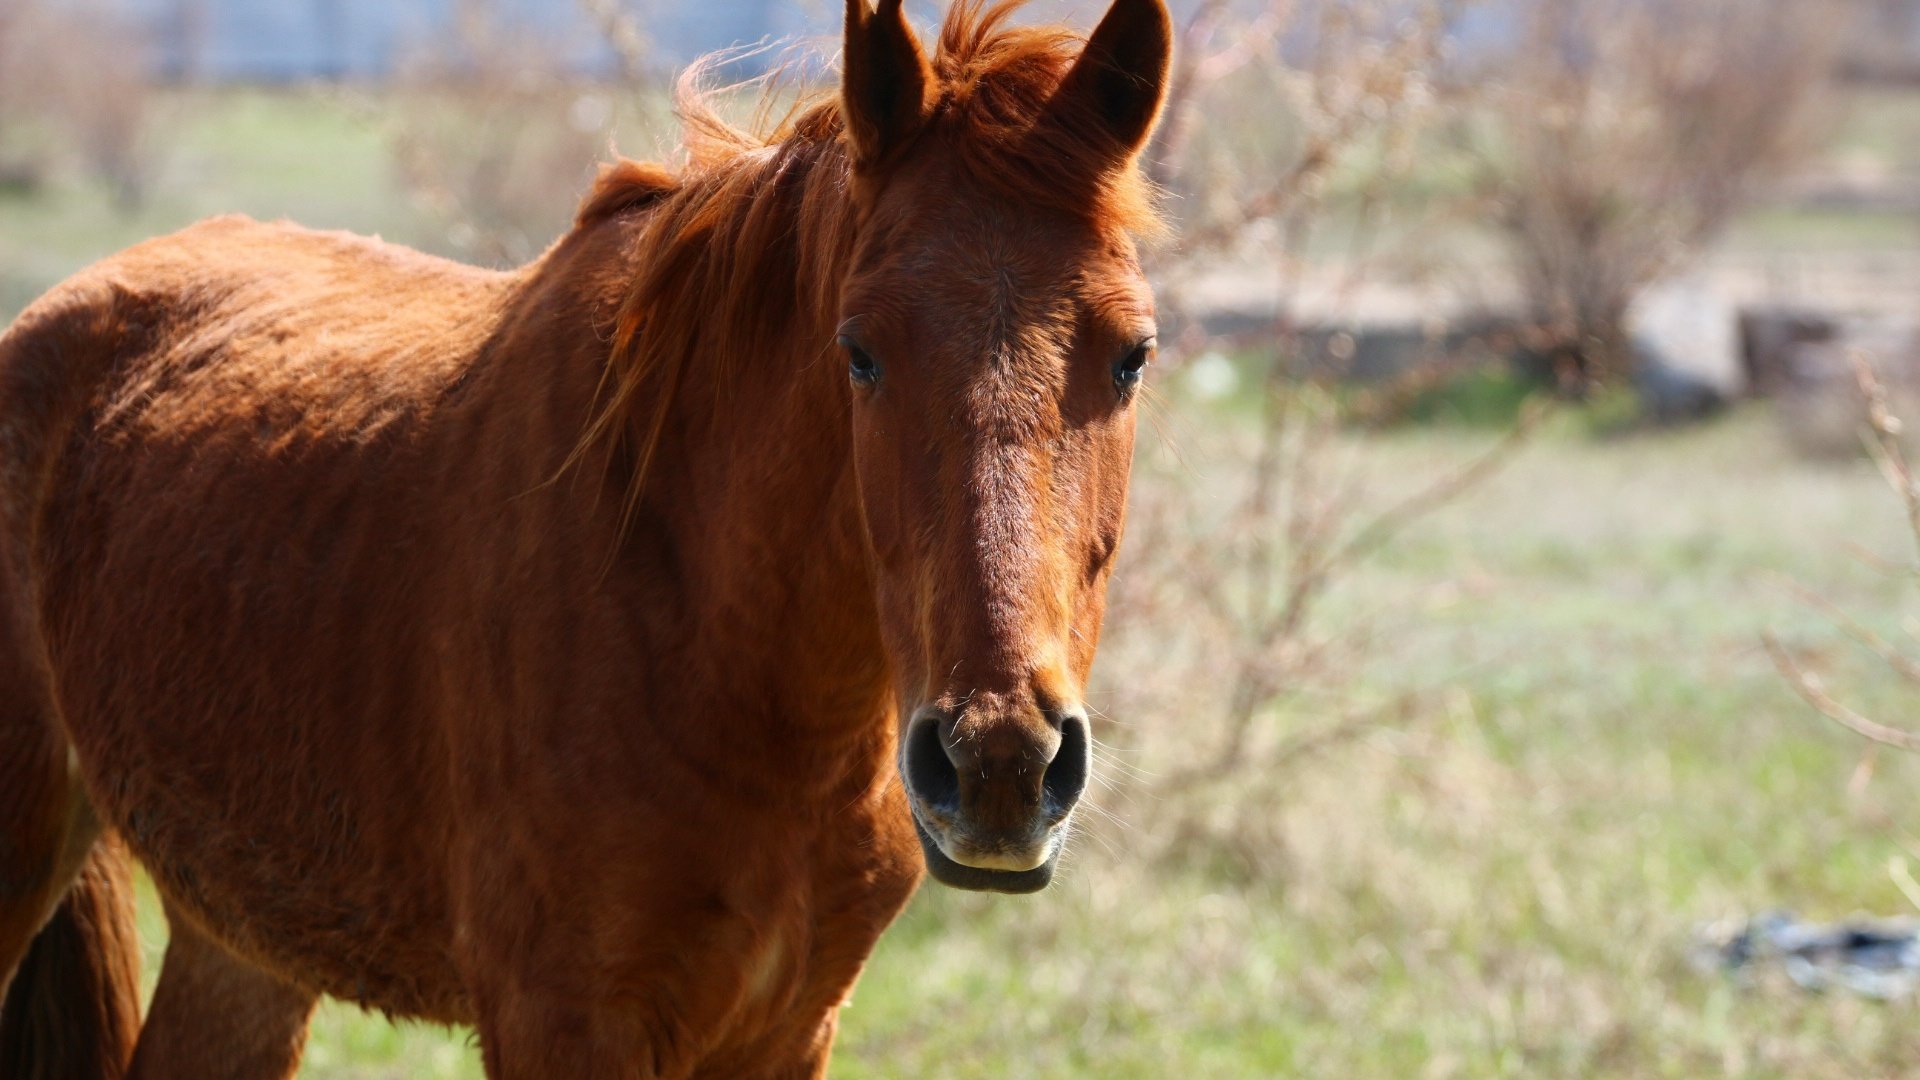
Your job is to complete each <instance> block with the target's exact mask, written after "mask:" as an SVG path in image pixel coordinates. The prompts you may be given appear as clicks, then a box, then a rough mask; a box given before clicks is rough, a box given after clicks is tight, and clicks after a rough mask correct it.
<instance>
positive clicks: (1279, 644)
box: [1097, 2, 1531, 874]
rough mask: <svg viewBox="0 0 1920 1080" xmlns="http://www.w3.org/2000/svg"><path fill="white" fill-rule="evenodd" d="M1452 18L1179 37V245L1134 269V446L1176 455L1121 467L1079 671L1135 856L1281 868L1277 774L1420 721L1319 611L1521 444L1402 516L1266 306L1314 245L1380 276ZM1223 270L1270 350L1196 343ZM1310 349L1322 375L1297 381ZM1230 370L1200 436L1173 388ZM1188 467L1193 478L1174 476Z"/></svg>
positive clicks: (1173, 115)
mask: <svg viewBox="0 0 1920 1080" xmlns="http://www.w3.org/2000/svg"><path fill="white" fill-rule="evenodd" d="M1451 10H1452V9H1451V5H1448V4H1445V3H1437V2H1436V3H1414V4H1397V3H1372V4H1313V5H1302V6H1299V7H1296V6H1295V5H1290V4H1284V3H1282V4H1275V5H1271V6H1267V7H1263V8H1260V9H1257V10H1254V11H1252V12H1248V11H1246V10H1244V9H1240V8H1235V7H1230V6H1229V5H1226V4H1219V3H1215V4H1207V5H1203V6H1202V7H1201V9H1200V10H1199V11H1198V12H1197V13H1196V15H1195V16H1194V17H1193V18H1192V19H1191V20H1190V21H1189V22H1188V23H1187V24H1186V25H1185V26H1184V28H1183V32H1182V38H1183V42H1184V44H1185V49H1184V51H1183V52H1182V53H1181V56H1182V59H1181V61H1180V66H1179V67H1178V68H1177V69H1176V73H1175V80H1174V86H1173V91H1172V99H1171V101H1170V105H1169V112H1168V115H1167V116H1166V118H1165V119H1164V121H1163V126H1162V128H1161V132H1160V136H1159V139H1158V141H1157V143H1156V145H1155V147H1154V149H1153V152H1154V153H1157V154H1158V155H1160V156H1159V157H1158V158H1157V159H1156V161H1155V168H1156V170H1157V175H1158V176H1159V178H1160V179H1161V181H1162V183H1163V184H1166V185H1167V186H1169V187H1171V188H1172V189H1173V190H1174V191H1175V192H1176V193H1177V194H1178V195H1179V196H1180V198H1179V200H1178V207H1177V213H1178V216H1179V218H1180V227H1179V234H1180V237H1181V239H1180V242H1179V246H1178V247H1177V248H1176V249H1175V250H1173V251H1169V252H1161V253H1159V254H1158V255H1157V256H1156V262H1155V265H1156V269H1157V273H1158V275H1159V277H1160V279H1161V285H1162V289H1161V294H1162V308H1163V325H1177V326H1178V327H1180V328H1181V329H1180V330H1179V333H1178V336H1177V337H1176V338H1174V339H1173V340H1168V341H1164V342H1163V349H1162V357H1163V363H1162V365H1161V366H1162V367H1164V368H1166V369H1168V370H1167V372H1166V374H1164V375H1162V376H1161V382H1162V384H1163V385H1166V384H1167V383H1168V382H1169V378H1168V376H1171V382H1172V383H1173V387H1172V389H1170V390H1166V391H1162V392H1160V393H1158V394H1157V395H1156V397H1155V398H1154V399H1153V404H1154V405H1155V407H1156V410H1155V411H1156V415H1155V416H1154V421H1155V426H1156V427H1158V428H1161V429H1162V430H1163V432H1164V431H1165V429H1179V430H1180V431H1181V432H1182V434H1180V435H1179V436H1178V437H1177V438H1176V439H1172V440H1167V441H1164V442H1162V443H1160V444H1158V445H1156V444H1155V443H1153V442H1148V443H1147V444H1146V445H1144V446H1143V448H1142V451H1141V453H1140V454H1139V455H1137V460H1136V464H1135V478H1134V495H1133V508H1132V510H1131V520H1130V524H1129V526H1128V528H1129V534H1130V535H1129V540H1128V545H1127V552H1128V554H1127V555H1126V557H1125V561H1124V562H1123V564H1122V567H1121V569H1120V570H1119V572H1118V573H1116V575H1115V579H1114V587H1113V595H1112V605H1113V608H1114V616H1113V618H1112V619H1111V625H1112V626H1113V627H1114V629H1113V631H1112V633H1111V635H1110V639H1109V642H1108V645H1107V651H1106V653H1105V657H1106V658H1105V659H1104V660H1103V669H1102V670H1103V671H1118V672H1124V673H1125V679H1124V681H1117V682H1115V683H1114V684H1112V685H1111V687H1110V688H1108V689H1106V690H1105V691H1104V692H1103V693H1102V694H1101V695H1100V696H1099V698H1098V700H1099V701H1100V702H1101V704H1102V707H1103V708H1104V709H1105V710H1106V711H1107V712H1109V713H1112V714H1115V715H1114V716H1113V717H1110V718H1109V719H1107V720H1105V721H1103V723H1102V725H1101V727H1100V730H1099V731H1098V732H1097V734H1098V735H1099V736H1100V738H1101V739H1102V740H1104V741H1106V742H1107V743H1108V744H1109V753H1108V757H1109V758H1110V759H1111V760H1110V761H1109V762H1108V765H1109V768H1108V769H1107V770H1106V771H1107V774H1108V775H1109V777H1114V778H1117V779H1112V780H1111V781H1110V790H1109V791H1108V792H1107V793H1106V795H1105V798H1106V799H1108V800H1113V801H1117V802H1132V801H1135V797H1136V796H1137V805H1139V806H1142V807H1147V806H1150V807H1151V814H1152V816H1153V818H1154V819H1155V821H1156V828H1155V830H1154V831H1153V835H1152V838H1151V839H1152V843H1151V846H1152V848H1153V849H1154V850H1153V851H1150V852H1149V854H1160V855H1163V856H1168V857H1177V858H1181V859H1192V858H1203V859H1212V858H1215V857H1225V858H1226V859H1227V860H1228V861H1229V862H1230V863H1231V864H1233V865H1236V866H1238V867H1239V868H1240V869H1241V870H1242V871H1243V872H1248V873H1256V874H1257V873H1263V872H1265V871H1263V869H1262V868H1263V867H1267V868H1270V865H1271V863H1272V862H1273V860H1275V859H1280V858H1283V857H1284V850H1283V849H1284V847H1285V844H1284V839H1283V836H1282V830H1281V814H1282V810H1283V808H1284V805H1285V800H1286V798H1287V792H1288V790H1289V784H1288V779H1289V777H1290V776H1292V775H1293V770H1294V769H1296V768H1297V767H1298V766H1299V765H1301V764H1303V763H1305V762H1307V761H1310V760H1314V759H1315V758H1316V756H1317V755H1319V754H1320V753H1322V752H1324V751H1326V750H1329V749H1331V748H1333V747H1336V746H1339V745H1341V744H1343V743H1346V742H1350V741H1352V740H1354V739H1356V738H1359V737H1362V736H1365V735H1367V734H1369V733H1371V732H1374V731H1377V730H1379V729H1381V728H1383V727H1402V726H1405V725H1408V724H1412V723H1415V722H1417V721H1419V720H1420V719H1421V718H1422V717H1423V716H1425V715H1427V713H1428V711H1429V702H1428V701H1427V695H1426V693H1425V692H1424V691H1425V690H1426V689H1427V688H1421V687H1415V688H1407V689H1405V690H1403V691H1401V692H1393V693H1386V694H1384V695H1383V694H1380V693H1378V692H1376V693H1374V694H1372V695H1371V696H1368V695H1366V694H1363V693H1361V692H1359V691H1358V689H1357V687H1356V686H1355V682H1356V673H1357V672H1358V671H1359V670H1360V669H1361V668H1362V667H1363V666H1364V664H1365V661H1366V659H1367V657H1368V655H1369V654H1370V653H1372V652H1373V651H1374V650H1376V649H1377V648H1379V647H1380V644H1381V643H1380V641H1379V639H1378V638H1377V636H1376V632H1377V631H1378V629H1379V627H1378V624H1377V620H1376V619H1374V618H1372V617H1370V616H1368V615H1366V614H1364V613H1358V612H1354V611H1352V610H1343V611H1340V612H1337V613H1334V612H1330V611H1329V609H1328V606H1327V602H1328V601H1329V599H1330V598H1332V597H1333V596H1334V595H1335V594H1336V593H1337V591H1338V589H1339V586H1340V584H1341V579H1342V577H1343V576H1344V575H1345V574H1346V573H1347V572H1348V571H1350V570H1352V569H1353V568H1354V566H1355V565H1357V564H1358V563H1360V562H1362V561H1364V560H1366V559H1368V558H1370V557H1372V556H1373V555H1375V554H1377V553H1378V552H1379V551H1380V550H1381V549H1382V548H1383V547H1384V546H1385V545H1387V544H1388V543H1389V542H1391V541H1392V540H1393V539H1394V538H1395V537H1397V536H1398V535H1399V534H1400V533H1401V532H1402V531H1403V530H1404V529H1406V528H1408V527H1410V526H1412V525H1414V524H1415V523H1417V522H1418V521H1419V520H1421V519H1422V518H1423V517H1424V516H1426V515H1428V514H1430V513H1432V512H1434V511H1436V510H1438V509H1440V508H1441V507H1444V506H1446V505H1448V504H1449V503H1451V502H1454V501H1456V500H1457V499H1459V498H1461V497H1463V496H1464V495H1465V494H1466V493H1467V492H1469V491H1470V490H1471V489H1472V488H1473V487H1474V486H1475V485H1476V484H1478V483H1479V482H1480V481H1482V480H1483V479H1485V478H1486V477H1487V476H1489V475H1491V474H1492V473H1493V472H1494V471H1495V470H1497V469H1498V468H1499V466H1500V465H1501V464H1502V463H1503V462H1504V461H1505V460H1506V459H1507V457H1508V456H1509V455H1510V454H1511V453H1512V452H1513V450H1514V449H1515V448H1517V447H1518V446H1519V445H1520V444H1521V443H1522V442H1523V441H1524V438H1525V435H1526V433H1527V431H1528V430H1529V429H1530V426H1531V425H1530V423H1526V424H1522V425H1521V426H1520V427H1519V428H1517V429H1516V430H1514V431H1512V432H1510V433H1509V434H1507V435H1506V436H1504V437H1501V438H1497V439H1495V440H1493V441H1492V443H1491V445H1490V446H1489V448H1488V449H1487V451H1486V452H1485V453H1484V454H1483V455H1482V456H1480V457H1478V458H1476V459H1475V460H1473V461H1472V462H1470V463H1469V464H1467V465H1466V466H1465V467H1463V468H1460V469H1457V470H1453V471H1446V470H1438V469H1436V470H1435V473H1434V475H1432V476H1428V477H1424V478H1408V477H1393V478H1390V479H1391V486H1392V487H1395V488H1397V489H1399V490H1400V491H1401V494H1399V495H1398V496H1397V497H1387V496H1384V495H1382V494H1381V493H1380V491H1379V490H1378V488H1377V487H1376V486H1375V481H1377V480H1379V479H1381V478H1378V477H1371V476H1369V475H1368V474H1367V472H1366V470H1365V469H1364V468H1362V467H1360V466H1359V465H1358V464H1356V462H1355V460H1354V459H1355V455H1354V453H1353V451H1354V450H1355V448H1356V447H1355V436H1354V435H1353V433H1352V432H1351V430H1350V429H1349V427H1348V425H1347V423H1346V417H1345V414H1344V410H1343V409H1342V408H1341V406H1340V402H1339V398H1340V393H1339V390H1338V388H1337V386H1334V385H1331V384H1328V383H1323V382H1320V381H1316V380H1315V379H1313V378H1309V377H1307V375H1306V374H1305V373H1306V372H1307V371H1308V370H1318V371H1321V372H1330V371H1331V372H1337V371H1338V370H1339V368H1340V360H1341V356H1340V355H1338V353H1339V342H1340V341H1341V340H1342V338H1343V337H1344V335H1340V334H1333V335H1326V334H1314V335H1309V334H1307V333H1305V332H1303V331H1304V328H1303V326H1302V325H1301V323H1300V320H1298V319H1297V318H1295V317H1294V315H1293V314H1292V311H1293V307H1292V305H1291V304H1290V303H1289V301H1290V299H1291V297H1292V294H1293V293H1294V291H1295V290H1296V289H1298V288H1299V285H1300V280H1301V273H1300V271H1301V267H1302V266H1303V264H1304V263H1305V261H1306V258H1307V251H1308V249H1309V248H1310V247H1312V246H1314V245H1315V244H1317V243H1318V244H1323V245H1324V243H1325V242H1326V240H1325V237H1326V236H1327V235H1332V236H1337V237H1339V238H1342V239H1344V240H1345V241H1346V244H1347V246H1346V247H1345V248H1344V249H1343V253H1344V255H1345V259H1344V266H1345V271H1344V274H1343V279H1344V280H1343V285H1344V287H1346V288H1348V289H1351V287H1353V286H1357V285H1358V284H1359V283H1360V281H1362V280H1363V279H1364V278H1365V277H1366V276H1367V275H1369V274H1374V273H1380V272H1382V270H1383V267H1384V266H1385V265H1386V264H1387V263H1388V262H1389V261H1396V262H1397V261H1400V260H1401V257H1402V255H1403V254H1404V252H1403V251H1402V250H1400V249H1397V248H1395V247H1394V246H1393V245H1392V244H1390V243H1386V242H1383V241H1382V240H1381V233H1382V230H1381V229H1380V227H1379V226H1380V224H1381V222H1382V220H1383V219H1384V218H1386V217H1387V216H1389V215H1390V214H1397V215H1399V216H1400V217H1402V218H1403V219H1404V218H1405V217H1406V216H1407V215H1408V214H1409V213H1410V212H1417V208H1415V209H1414V210H1413V211H1410V210H1409V208H1408V207H1407V206H1406V205H1403V204H1401V203H1400V201H1399V200H1397V199H1396V193H1397V192H1398V191H1400V190H1402V189H1403V188H1405V187H1406V186H1407V184H1408V179H1409V176H1410V174H1411V172H1412V170H1413V169H1414V168H1416V166H1417V165H1418V160H1417V155H1416V154H1415V153H1414V148H1415V147H1416V146H1417V145H1418V143H1419V141H1420V139H1421V138H1422V136H1423V135H1424V134H1425V133H1427V132H1429V131H1430V130H1431V128H1432V126H1433V125H1434V124H1435V123H1437V122H1438V120H1439V118H1440V117H1441V115H1442V111H1443V108H1444V103H1442V102H1441V101H1440V100H1439V99H1438V97H1437V95H1436V94H1435V93H1434V92H1433V85H1434V83H1433V80H1434V76H1435V74H1436V73H1437V71H1438V68H1439V65H1440V63H1441V60H1442V58H1443V56H1444V47H1445V40H1446V33H1447V29H1448V26H1449V19H1450V14H1451ZM1202 116H1204V117H1205V118H1206V123H1205V124H1204V125H1202V124H1200V122H1199V120H1198V119H1197V118H1198V117H1202ZM1280 118H1284V120H1281V121H1280V122H1276V121H1277V120H1280ZM1401 227H1402V235H1407V236H1417V235H1418V229H1417V228H1408V227H1407V223H1406V222H1405V221H1404V220H1403V221H1402V222H1401ZM1222 261H1233V262H1234V263H1236V264H1237V265H1240V266H1242V267H1244V268H1245V271H1246V272H1247V273H1250V274H1255V275H1259V276H1260V277H1261V278H1262V279H1264V280H1268V281H1271V282H1272V283H1273V286H1274V288H1275V290H1276V292H1277V294H1278V295H1277V299H1276V303H1275V305H1274V310H1275V312H1276V314H1275V316H1274V318H1273V321H1272V323H1271V325H1269V326H1267V327H1265V328H1263V329H1261V330H1259V331H1256V332H1253V333H1248V334H1236V335H1224V334H1220V333H1214V332H1210V331H1209V330H1208V329H1207V324H1206V321H1205V319H1204V318H1203V317H1202V315H1203V313H1202V312H1201V311H1199V310H1197V306H1198V305H1197V304H1196V303H1195V301H1194V300H1193V298H1191V297H1190V296H1189V295H1188V293H1187V292H1186V290H1185V289H1184V288H1183V287H1182V286H1183V285H1184V284H1185V282H1186V281H1187V280H1188V279H1189V277H1190V276H1191V274H1192V273H1193V272H1194V271H1196V270H1200V269H1211V268H1213V267H1215V266H1217V265H1218V264H1219V263H1221V262H1222ZM1341 287H1343V286H1342V285H1336V286H1335V288H1336V289H1339V288H1341ZM1310 348H1320V349H1322V350H1325V351H1327V352H1329V353H1331V354H1333V355H1328V356H1321V357H1315V358H1312V361H1313V362H1309V361H1308V360H1306V359H1303V357H1302V354H1303V352H1305V351H1307V350H1308V349H1310ZM1235 358H1237V360H1236V359H1235ZM1183 370H1184V372H1185V378H1183ZM1241 370H1252V371H1253V372H1255V379H1256V384H1255V385H1254V386H1253V387H1252V389H1251V391H1250V392H1246V393H1243V394H1242V395H1241V397H1240V399H1239V403H1240V404H1241V405H1243V406H1245V408H1244V409H1239V410H1230V411H1229V412H1228V413H1227V414H1226V415H1224V416H1223V415H1222V414H1221V413H1220V412H1217V411H1214V412H1209V411H1200V410H1201V408H1202V407H1205V408H1210V409H1213V410H1218V409H1220V405H1219V404H1218V403H1215V404H1214V405H1212V406H1204V405H1196V404H1195V402H1194V399H1193V397H1192V396H1191V395H1186V394H1183V393H1182V392H1181V386H1180V384H1181V383H1182V382H1205V381H1207V380H1210V379H1214V378H1224V379H1227V380H1229V381H1230V380H1232V379H1233V378H1235V377H1237V373H1238V372H1240V371H1241ZM1209 372H1213V373H1216V374H1211V375H1210V374H1208V373H1209ZM1201 459H1204V460H1207V461H1208V462H1209V463H1210V465H1209V472H1208V473H1207V475H1205V476H1204V478H1202V477H1198V476H1196V475H1195V474H1194V466H1193V462H1194V461H1195V460H1201ZM1149 719H1150V720H1151V722H1150V723H1149V722H1148V721H1149ZM1135 720H1138V721H1140V722H1139V723H1134V722H1133V721H1135ZM1114 744H1118V745H1117V748H1115V747H1114ZM1136 761H1137V762H1140V763H1141V768H1139V769H1137V770H1136V769H1132V768H1130V765H1131V763H1132V762H1136ZM1136 839H1137V838H1136Z"/></svg>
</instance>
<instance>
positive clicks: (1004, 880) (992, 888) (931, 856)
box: [912, 813, 1060, 893]
mask: <svg viewBox="0 0 1920 1080" xmlns="http://www.w3.org/2000/svg"><path fill="white" fill-rule="evenodd" d="M912 817H913V831H914V833H915V835H917V836H919V837H920V850H921V852H922V853H923V854H925V855H926V857H927V873H929V874H931V875H933V880H935V881H937V882H939V883H940V884H942V885H946V886H948V887H950V888H955V889H967V890H969V891H972V892H997V893H1035V892H1039V891H1040V890H1041V889H1044V888H1046V887H1047V883H1048V882H1050V881H1052V880H1053V868H1054V865H1055V864H1056V863H1058V862H1059V861H1060V849H1059V848H1058V847H1057V846H1056V847H1055V848H1054V850H1053V853H1052V854H1051V855H1048V856H1047V861H1046V862H1043V863H1041V864H1040V865H1039V866H1036V867H1034V868H1033V869H1031V870H989V869H987V868H986V867H983V866H968V865H966V864H965V863H959V862H955V861H953V859H951V858H949V857H948V856H947V853H946V852H944V851H941V850H940V844H939V842H938V841H936V840H934V838H933V836H932V835H931V834H930V833H928V832H927V827H926V826H925V825H922V824H921V823H920V815H919V814H917V813H916V814H913V815H912Z"/></svg>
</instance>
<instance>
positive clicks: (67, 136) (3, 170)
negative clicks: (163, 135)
mask: <svg viewBox="0 0 1920 1080" xmlns="http://www.w3.org/2000/svg"><path fill="white" fill-rule="evenodd" d="M152 97H153V95H152V92H151V86H150V83H149V78H148V65H147V64H146V61H145V56H144V49H143V42H142V39H141V37H140V35H139V34H138V33H137V32H136V31H135V30H134V28H133V26H132V25H131V24H130V23H129V22H128V21H127V20H126V18H125V15H124V13H123V12H122V11H121V10H120V9H119V8H117V7H107V6H104V5H93V4H88V3H85V2H81V3H71V4H69V3H59V4H53V3H47V2H44V0H5V3H4V4H0V186H4V187H11V188H15V189H27V190H31V189H33V188H36V187H38V186H39V185H40V184H42V183H44V182H45V181H46V180H47V179H48V178H49V177H50V175H51V174H53V173H54V172H56V171H59V170H61V169H67V168H71V169H75V170H78V171H82V172H84V173H86V174H87V175H89V176H91V177H93V178H95V179H97V180H99V181H101V182H104V183H105V184H107V185H108V187H109V188H110V189H111V191H112V194H113V198H114V202H115V203H116V204H117V205H118V206H119V207H120V208H121V209H122V210H123V211H130V210H133V209H136V208H137V207H138V206H139V205H140V203H141V202H142V200H143V199H144V198H145V197H146V192H147V188H148V184H149V182H150V180H151V176H152V171H153V162H154V154H153V151H152V147H151V146H150V145H149V144H148V142H147V137H146V136H147V129H148V124H149V120H150V113H151V111H152V108H151V106H152Z"/></svg>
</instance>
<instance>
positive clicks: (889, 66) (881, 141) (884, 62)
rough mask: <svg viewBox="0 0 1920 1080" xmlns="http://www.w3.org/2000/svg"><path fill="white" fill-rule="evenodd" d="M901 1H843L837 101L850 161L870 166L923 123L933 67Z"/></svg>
mask: <svg viewBox="0 0 1920 1080" xmlns="http://www.w3.org/2000/svg"><path fill="white" fill-rule="evenodd" d="M900 4H901V0H880V6H879V8H878V9H877V10H872V9H869V8H868V7H867V0H847V40H846V45H845V51H844V54H843V58H842V61H841V75H840V100H841V103H842V106H843V109H844V111H845V113H846V118H847V140H848V141H849V142H850V143H851V144H852V146H853V160H854V164H855V165H856V166H857V167H860V168H871V167H873V166H875V165H877V164H879V163H880V162H881V161H882V160H884V159H885V158H886V156H887V155H888V154H889V153H891V152H892V151H894V150H895V149H897V148H899V147H900V146H902V145H904V144H905V143H906V142H907V141H908V140H909V139H911V138H912V137H913V136H914V135H915V134H916V133H917V132H918V131H919V130H920V125H921V124H922V123H924V122H925V121H926V118H927V114H928V112H929V111H930V107H929V106H930V103H929V101H928V98H929V96H930V95H931V93H932V90H933V68H932V67H930V66H928V64H927V58H926V57H925V56H923V55H922V54H921V52H920V42H919V41H918V40H917V39H916V38H915V37H914V36H913V29H912V28H911V27H909V26H908V25H907V16H906V13H905V12H903V11H901V10H900Z"/></svg>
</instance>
